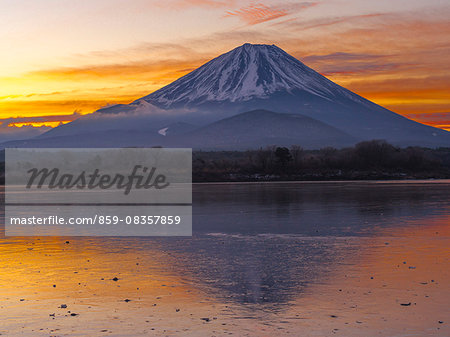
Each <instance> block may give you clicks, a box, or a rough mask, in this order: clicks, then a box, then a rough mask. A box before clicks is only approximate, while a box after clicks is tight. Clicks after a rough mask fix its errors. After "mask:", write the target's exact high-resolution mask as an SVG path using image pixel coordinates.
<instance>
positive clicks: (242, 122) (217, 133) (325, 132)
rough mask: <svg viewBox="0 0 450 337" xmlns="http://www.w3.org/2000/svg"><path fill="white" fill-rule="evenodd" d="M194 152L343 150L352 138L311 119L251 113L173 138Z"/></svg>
mask: <svg viewBox="0 0 450 337" xmlns="http://www.w3.org/2000/svg"><path fill="white" fill-rule="evenodd" d="M174 143H180V144H185V146H188V147H192V148H194V149H226V150H233V149H234V150H237V149H238V150H245V149H249V148H258V147H265V146H270V145H279V146H291V145H296V144H301V145H302V146H303V147H304V148H318V147H323V146H336V147H343V146H349V145H351V144H354V143H355V139H354V138H353V137H351V136H349V135H347V134H345V133H344V132H342V131H340V130H337V129H335V128H333V127H331V126H329V125H326V124H324V123H322V122H319V121H316V120H314V119H312V118H309V117H305V116H301V115H296V114H283V113H275V112H272V111H267V110H254V111H249V112H244V113H242V114H239V115H236V116H233V117H229V118H225V119H222V120H220V121H218V122H214V123H212V124H210V125H207V126H205V127H202V128H199V129H197V130H194V131H192V132H189V133H186V134H184V135H182V136H180V137H179V138H176V139H174Z"/></svg>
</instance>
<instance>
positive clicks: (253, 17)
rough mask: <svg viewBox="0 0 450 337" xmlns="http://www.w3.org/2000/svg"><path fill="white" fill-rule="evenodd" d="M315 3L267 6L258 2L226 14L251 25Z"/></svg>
mask: <svg viewBox="0 0 450 337" xmlns="http://www.w3.org/2000/svg"><path fill="white" fill-rule="evenodd" d="M314 5H316V3H315V2H301V3H296V4H294V3H291V4H281V5H277V6H267V5H264V4H261V3H257V4H253V5H250V6H248V7H243V8H241V9H238V10H234V11H227V12H226V15H225V16H226V17H231V16H235V17H238V18H239V19H241V20H242V21H244V22H245V23H247V24H249V25H256V24H258V23H262V22H266V21H270V20H275V19H278V18H280V17H283V16H286V15H289V14H292V13H293V12H295V11H298V10H301V9H306V8H308V7H311V6H314Z"/></svg>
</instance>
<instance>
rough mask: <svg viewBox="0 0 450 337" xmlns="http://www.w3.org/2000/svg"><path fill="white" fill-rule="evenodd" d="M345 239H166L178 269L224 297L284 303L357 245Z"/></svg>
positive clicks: (288, 237) (281, 236) (267, 237)
mask: <svg viewBox="0 0 450 337" xmlns="http://www.w3.org/2000/svg"><path fill="white" fill-rule="evenodd" d="M350 241H351V240H350ZM344 242H346V243H348V239H346V240H342V239H335V238H328V239H324V240H311V239H308V238H304V237H299V236H284V235H270V234H268V235H228V234H213V235H206V236H205V235H200V236H195V237H194V238H193V239H192V240H182V241H177V242H176V244H174V242H173V241H171V240H170V239H169V240H168V242H167V244H168V247H169V250H170V251H174V252H176V257H177V259H176V264H177V267H179V268H181V270H182V271H179V270H177V267H176V268H175V270H176V272H177V273H183V274H184V275H185V276H187V277H189V278H192V280H193V282H194V286H196V287H198V288H200V289H202V290H206V291H207V292H213V295H214V296H217V297H220V298H223V299H224V300H225V301H227V300H228V301H232V302H238V303H265V304H267V305H269V306H273V305H275V304H276V305H277V306H283V305H286V304H287V303H288V302H289V301H290V300H292V299H294V298H297V297H298V296H299V294H301V293H302V291H303V289H304V288H305V287H307V286H308V285H309V284H310V283H312V282H314V283H316V282H317V279H321V278H323V277H326V275H325V274H326V272H327V270H330V269H332V268H333V265H334V264H335V263H337V262H338V261H339V260H342V259H343V256H342V255H343V254H349V250H354V248H350V246H351V245H350V246H348V245H347V244H346V245H342V243H344ZM345 247H346V248H347V249H345V250H344V249H343V248H345ZM274 309H276V308H274Z"/></svg>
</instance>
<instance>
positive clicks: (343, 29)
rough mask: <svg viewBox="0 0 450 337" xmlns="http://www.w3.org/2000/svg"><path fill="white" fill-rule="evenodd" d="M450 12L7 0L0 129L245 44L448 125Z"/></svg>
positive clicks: (378, 4) (328, 1)
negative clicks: (279, 52)
mask: <svg viewBox="0 0 450 337" xmlns="http://www.w3.org/2000/svg"><path fill="white" fill-rule="evenodd" d="M449 17H450V4H449V2H448V0H446V1H444V0H377V1H367V0H319V1H305V2H302V1H289V0H287V1H269V0H261V1H239V0H234V1H233V0H231V1H222V0H220V1H215V0H165V1H153V0H2V1H1V2H0V27H1V29H0V37H1V42H2V43H1V45H0V122H2V123H3V124H2V125H1V126H0V132H8V130H6V129H10V128H7V125H12V123H15V125H23V124H29V123H34V125H43V124H44V125H53V126H54V125H57V124H58V123H59V122H60V121H64V122H67V121H70V120H73V119H74V118H76V117H77V116H79V114H86V113H90V112H92V111H94V110H96V109H98V108H100V107H102V106H105V105H107V104H114V103H129V102H131V101H132V100H134V99H136V98H139V97H142V96H144V95H147V94H148V93H150V92H152V91H154V90H156V89H158V88H160V87H162V86H164V85H165V84H168V83H170V82H172V81H173V80H175V79H177V78H178V77H180V76H182V75H184V74H186V73H187V72H189V71H191V70H193V69H195V68H196V67H198V66H200V65H201V64H202V63H204V62H206V61H208V60H209V59H211V58H213V57H215V56H218V55H220V54H222V53H224V52H226V51H228V50H230V49H233V48H235V47H237V46H239V45H241V44H243V43H245V42H250V43H268V44H276V45H278V46H279V47H280V48H282V49H284V50H285V51H287V52H288V53H290V54H292V55H293V56H295V57H297V58H298V59H300V60H301V61H302V62H304V63H305V64H306V65H308V66H310V67H312V68H313V69H315V70H317V71H319V72H320V73H322V74H324V75H325V76H327V77H328V78H330V79H331V80H333V81H335V82H336V83H338V84H340V85H343V86H344V87H346V88H348V89H350V90H352V91H354V92H356V93H358V94H360V95H362V96H364V97H366V98H368V99H370V100H372V101H374V102H376V103H378V104H380V105H383V106H385V107H387V108H389V109H391V110H393V111H395V112H398V113H401V114H403V115H405V116H407V117H409V118H412V119H415V120H418V121H421V122H423V123H426V124H429V125H434V126H437V127H441V128H445V129H448V130H450V90H449V88H450V62H449V60H450V19H449ZM15 129H16V128H15Z"/></svg>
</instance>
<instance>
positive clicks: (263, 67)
mask: <svg viewBox="0 0 450 337" xmlns="http://www.w3.org/2000/svg"><path fill="white" fill-rule="evenodd" d="M294 89H300V90H304V91H307V92H309V93H312V94H314V95H317V96H320V97H322V98H325V99H332V98H333V97H334V96H335V95H336V93H337V92H338V93H340V94H344V95H348V92H347V90H346V89H344V88H342V87H340V86H338V85H336V84H334V83H333V82H331V81H329V80H328V79H327V78H325V77H324V76H322V75H320V74H319V73H317V72H315V71H314V70H312V69H311V68H309V67H307V66H306V65H304V64H303V63H302V62H300V61H299V60H297V59H296V58H294V57H292V56H291V55H289V54H287V53H286V52H285V51H283V50H282V49H280V48H278V47H277V46H275V45H263V44H249V43H246V44H244V45H242V46H240V47H237V48H235V49H233V50H231V51H230V52H228V53H225V54H222V55H220V56H219V57H216V58H215V59H213V60H211V61H209V62H208V63H206V64H204V65H203V66H201V67H200V68H198V69H196V70H194V71H192V72H191V73H189V74H187V75H185V76H183V77H181V78H180V79H178V80H176V81H175V82H173V83H171V84H169V85H167V86H165V87H163V88H161V89H159V90H157V91H155V92H154V93H152V94H150V95H148V96H145V97H143V98H141V99H140V100H145V101H148V102H151V103H153V104H156V105H159V106H162V107H164V108H170V107H172V106H175V105H179V104H184V103H205V102H209V101H210V102H221V101H229V102H239V101H247V100H250V99H252V98H267V97H269V96H270V95H271V94H273V93H276V92H279V91H287V92H290V91H292V90H294Z"/></svg>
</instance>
